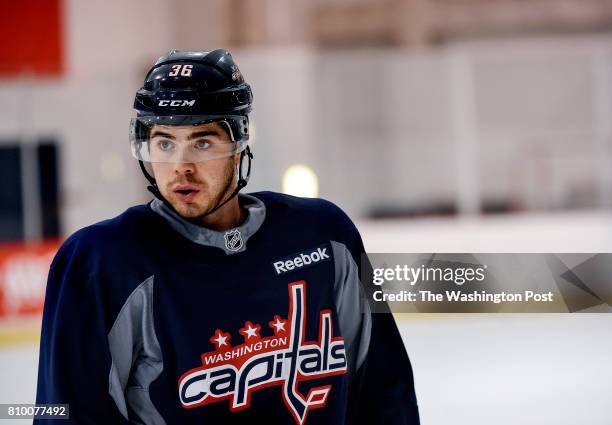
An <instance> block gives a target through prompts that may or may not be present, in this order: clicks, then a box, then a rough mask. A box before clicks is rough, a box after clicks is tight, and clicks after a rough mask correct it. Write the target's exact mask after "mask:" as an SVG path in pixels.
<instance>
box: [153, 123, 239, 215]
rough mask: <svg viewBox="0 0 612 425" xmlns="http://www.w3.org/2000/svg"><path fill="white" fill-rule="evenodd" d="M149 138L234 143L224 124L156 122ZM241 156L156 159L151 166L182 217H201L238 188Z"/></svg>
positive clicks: (164, 194)
mask: <svg viewBox="0 0 612 425" xmlns="http://www.w3.org/2000/svg"><path fill="white" fill-rule="evenodd" d="M203 134H205V136H202V135H203ZM149 137H150V139H152V140H154V139H159V138H160V137H161V138H164V139H167V140H169V141H170V142H172V143H176V144H177V145H180V144H181V143H183V142H186V141H190V140H194V139H197V140H198V141H199V140H203V141H208V142H209V143H222V142H225V143H228V142H230V137H229V134H228V132H227V131H226V130H225V128H224V126H223V124H220V123H208V124H202V125H198V126H193V125H191V126H165V125H154V126H153V128H151V131H150V136H149ZM239 158H240V155H239V154H237V155H231V156H228V157H225V158H216V159H209V160H206V161H201V162H195V161H194V162H189V160H186V161H182V162H181V161H177V162H152V163H151V165H152V167H153V174H154V176H155V180H156V181H157V185H158V187H159V190H160V192H161V193H162V195H163V196H164V198H166V199H167V200H168V202H170V204H172V206H173V207H174V209H175V210H176V211H177V212H178V213H179V214H180V215H181V216H183V217H185V218H190V219H197V218H198V217H200V216H203V215H204V214H206V213H207V212H208V211H210V210H212V209H213V208H214V207H215V206H216V205H217V204H219V203H220V202H222V201H223V200H224V199H225V198H226V197H227V196H229V194H230V193H231V192H232V191H233V190H234V189H235V187H236V178H235V174H236V173H235V169H236V165H237V164H238V162H239Z"/></svg>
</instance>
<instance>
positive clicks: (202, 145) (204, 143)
mask: <svg viewBox="0 0 612 425" xmlns="http://www.w3.org/2000/svg"><path fill="white" fill-rule="evenodd" d="M195 147H196V149H199V150H206V149H209V148H210V147H211V144H210V142H209V141H208V140H198V141H197V142H195Z"/></svg>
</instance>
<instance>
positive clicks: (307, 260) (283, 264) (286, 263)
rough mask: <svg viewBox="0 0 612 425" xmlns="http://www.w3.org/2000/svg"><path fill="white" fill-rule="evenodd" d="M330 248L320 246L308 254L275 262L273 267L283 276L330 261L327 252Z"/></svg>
mask: <svg viewBox="0 0 612 425" xmlns="http://www.w3.org/2000/svg"><path fill="white" fill-rule="evenodd" d="M328 248H329V247H328V246H320V247H316V248H313V249H312V250H310V249H309V250H307V251H306V252H300V253H299V254H295V255H291V256H289V257H286V258H284V259H281V260H278V261H275V262H274V263H272V265H273V266H274V270H275V271H276V274H277V275H281V274H283V273H287V272H290V271H292V270H295V269H299V268H301V267H305V266H309V265H311V264H316V263H320V262H321V261H328V260H329V259H330V256H329V254H328V252H327V250H328Z"/></svg>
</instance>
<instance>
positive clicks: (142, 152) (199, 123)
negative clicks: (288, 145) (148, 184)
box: [130, 117, 247, 163]
mask: <svg viewBox="0 0 612 425" xmlns="http://www.w3.org/2000/svg"><path fill="white" fill-rule="evenodd" d="M162 118H165V119H162ZM167 118H172V117H138V118H132V120H131V122H130V146H131V148H132V156H133V157H134V158H136V159H137V160H140V161H144V162H160V163H198V162H202V161H209V160H211V159H219V158H226V157H230V156H233V155H235V154H237V153H240V152H241V151H243V150H244V149H245V148H246V146H247V141H246V140H239V141H234V140H233V138H234V137H233V134H232V130H231V127H230V125H229V123H228V122H227V121H224V120H222V119H220V120H198V119H197V117H182V118H181V120H180V121H171V120H168V119H167Z"/></svg>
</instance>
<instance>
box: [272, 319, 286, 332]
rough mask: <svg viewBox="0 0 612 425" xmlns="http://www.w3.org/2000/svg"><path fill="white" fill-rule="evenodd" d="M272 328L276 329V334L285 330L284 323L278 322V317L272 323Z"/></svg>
mask: <svg viewBox="0 0 612 425" xmlns="http://www.w3.org/2000/svg"><path fill="white" fill-rule="evenodd" d="M272 326H274V327H275V328H276V332H280V331H281V330H283V331H284V330H285V322H284V321H282V320H280V319H279V318H278V317H277V318H276V321H275V322H274V323H272Z"/></svg>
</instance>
